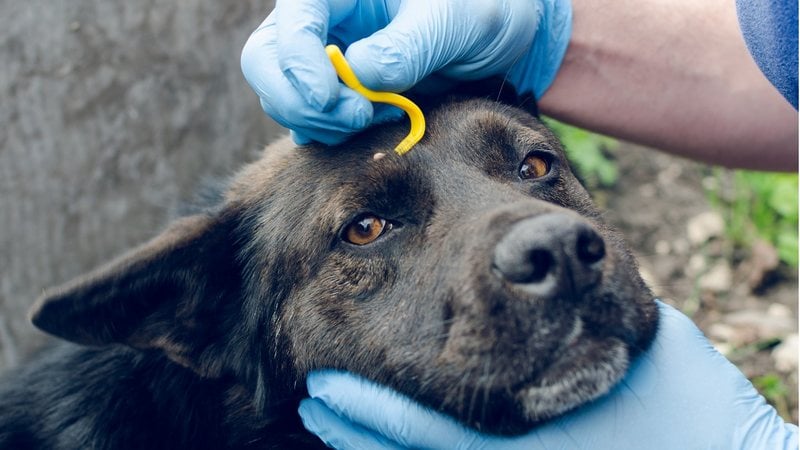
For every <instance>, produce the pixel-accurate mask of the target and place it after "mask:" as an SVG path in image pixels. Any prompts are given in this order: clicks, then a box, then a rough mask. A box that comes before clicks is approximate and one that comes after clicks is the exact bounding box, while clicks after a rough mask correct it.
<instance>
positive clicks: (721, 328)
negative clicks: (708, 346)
mask: <svg viewBox="0 0 800 450" xmlns="http://www.w3.org/2000/svg"><path fill="white" fill-rule="evenodd" d="M708 337H709V338H710V339H713V340H715V341H719V342H731V341H734V340H736V339H735V338H736V329H734V328H733V327H732V326H730V325H728V324H725V323H714V324H712V325H711V326H710V327H708ZM720 353H722V352H720Z"/></svg>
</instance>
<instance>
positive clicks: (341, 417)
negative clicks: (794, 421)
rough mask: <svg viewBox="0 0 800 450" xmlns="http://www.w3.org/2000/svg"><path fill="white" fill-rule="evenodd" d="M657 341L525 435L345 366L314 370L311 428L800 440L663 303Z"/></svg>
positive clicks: (688, 444)
mask: <svg viewBox="0 0 800 450" xmlns="http://www.w3.org/2000/svg"><path fill="white" fill-rule="evenodd" d="M659 308H660V314H661V316H660V317H661V323H660V329H659V331H658V334H657V336H656V341H655V342H654V343H653V346H652V347H651V349H650V350H649V351H648V352H647V353H645V354H644V355H642V356H641V357H639V358H638V359H637V360H636V361H635V362H634V363H633V365H632V366H631V368H630V371H629V373H628V375H627V376H626V378H625V379H624V381H623V382H622V383H620V384H619V385H618V386H617V387H616V388H615V389H613V390H612V392H611V393H610V394H609V395H607V396H605V397H602V398H601V399H599V400H597V401H595V402H593V403H591V404H589V405H586V406H584V407H581V408H579V409H578V410H576V411H573V412H571V413H568V414H567V415H566V416H563V417H561V418H558V419H556V420H553V421H551V422H548V423H547V424H545V425H544V426H541V427H539V428H536V429H535V430H533V431H532V432H531V433H530V434H528V435H526V436H521V437H518V438H504V437H497V436H487V435H481V434H479V433H478V432H476V431H473V430H471V429H467V428H464V427H463V426H461V425H459V424H458V423H456V422H455V421H454V420H452V419H451V418H449V417H447V416H444V415H442V414H439V413H437V412H434V411H431V410H430V409H427V408H425V407H423V406H420V405H419V404H417V403H414V402H412V401H411V400H409V399H408V398H406V397H404V396H402V395H400V394H398V393H396V392H394V391H391V390H389V389H387V388H384V387H380V386H377V385H375V384H373V383H371V382H368V381H366V380H363V379H360V378H357V377H355V376H353V375H349V374H345V373H342V372H330V371H327V372H317V373H313V374H311V375H310V376H309V377H308V391H309V393H310V395H311V397H312V398H310V399H306V400H303V401H302V402H301V404H300V409H299V412H300V415H301V417H302V419H303V423H304V424H305V426H306V428H307V429H308V430H309V431H311V432H313V433H315V434H317V435H318V436H319V437H320V438H321V439H322V440H323V441H324V442H325V443H326V444H328V445H330V446H333V447H335V448H348V449H362V448H364V449H366V448H403V447H412V448H434V449H477V448H483V449H487V448H503V449H514V448H519V449H537V448H548V449H552V448H586V449H606V448H613V449H641V448H648V449H670V450H672V449H706V448H708V449H711V448H718V449H751V448H752V449H789V448H793V449H796V448H797V445H798V430H797V426H795V425H791V424H786V423H784V421H783V420H782V419H781V418H780V416H778V415H777V413H776V412H775V409H774V408H772V407H771V406H770V405H768V404H767V403H766V402H765V401H764V398H763V397H761V396H760V395H759V394H758V392H756V390H755V388H753V386H752V384H750V382H749V381H748V380H747V378H745V377H744V376H743V375H742V373H741V372H739V370H738V369H737V368H736V367H735V366H733V365H732V364H731V363H730V362H728V360H727V359H725V357H723V356H722V355H720V354H719V353H717V351H716V350H714V348H713V347H712V346H711V345H710V343H709V342H708V341H707V340H706V338H705V337H704V336H703V334H702V332H700V330H698V329H697V327H695V326H694V324H693V323H692V322H691V321H690V320H689V319H688V318H687V317H686V316H684V315H683V314H681V313H680V312H678V311H676V310H675V309H674V308H672V307H670V306H667V305H665V304H663V303H660V302H659Z"/></svg>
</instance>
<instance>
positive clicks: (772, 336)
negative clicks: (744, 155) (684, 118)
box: [0, 0, 798, 423]
mask: <svg viewBox="0 0 800 450" xmlns="http://www.w3.org/2000/svg"><path fill="white" fill-rule="evenodd" d="M271 8H272V2H271V1H266V0H263V1H256V0H237V1H235V2H219V1H213V0H181V1H175V0H151V1H148V2H135V3H130V2H106V1H100V0H70V1H66V0H60V1H44V0H28V1H26V2H12V1H2V2H0V11H2V14H0V21H2V22H4V23H3V24H2V25H3V30H4V31H3V34H2V36H0V60H2V61H3V64H2V65H0V123H2V127H1V128H0V372H2V371H4V370H7V369H9V368H11V367H14V366H16V365H18V364H20V363H21V362H23V361H24V360H25V359H26V358H28V357H29V356H30V355H31V354H32V353H33V352H34V351H35V350H36V349H37V348H38V347H40V346H41V345H42V344H43V343H44V342H45V341H46V339H47V338H46V337H45V336H44V335H43V334H41V333H39V332H37V331H36V330H35V329H34V328H33V327H32V326H31V325H30V324H29V323H28V320H27V318H26V313H27V309H28V308H29V307H30V305H31V304H32V302H33V301H34V300H35V299H36V297H37V296H38V295H39V294H40V293H41V292H42V290H44V289H45V288H47V287H50V286H53V285H56V284H60V283H62V282H65V281H68V280H70V279H71V278H73V277H75V276H78V275H80V274H82V273H85V272H87V271H88V270H90V269H92V268H94V267H96V266H97V265H99V264H102V263H103V262H105V261H107V260H108V259H110V258H111V257H113V256H115V255H117V254H119V253H121V252H123V251H124V250H126V249H128V248H130V247H132V246H133V245H135V244H138V243H141V242H143V241H144V240H146V239H148V238H149V237H152V236H153V235H155V234H156V233H157V232H159V231H160V230H161V229H162V228H163V226H164V225H165V224H166V223H167V222H168V221H169V220H170V219H171V218H174V217H175V216H176V215H177V213H178V211H179V209H180V208H181V205H183V204H185V203H187V202H188V201H191V199H192V197H193V193H195V192H196V191H197V190H198V189H200V188H201V187H202V185H203V184H204V183H205V182H207V181H208V180H209V179H212V178H216V177H221V176H225V175H228V174H230V173H231V172H232V171H234V170H235V169H236V168H237V167H239V166H241V165H242V164H243V163H244V162H247V161H249V160H251V159H253V158H254V157H255V156H256V155H257V153H258V152H259V151H260V149H261V148H262V147H263V146H264V145H265V144H266V143H268V142H270V141H271V140H273V139H275V137H277V136H279V135H282V134H283V133H284V131H282V130H281V129H280V128H279V127H278V126H277V125H276V124H274V123H273V122H271V121H270V120H269V119H267V118H266V117H264V115H263V113H262V112H261V109H260V108H259V106H258V101H257V99H256V97H255V95H254V94H253V93H252V92H251V91H250V89H249V87H248V86H247V84H246V82H245V81H244V78H243V77H242V75H241V72H240V69H239V54H240V51H241V48H242V46H243V45H244V42H245V40H246V39H247V36H248V35H249V34H250V32H251V31H252V30H253V29H255V27H256V26H258V24H259V23H260V22H261V21H262V20H263V19H264V17H265V16H266V15H267V13H268V12H269V11H270V10H271ZM551 125H552V126H554V127H555V128H556V130H557V132H558V133H559V135H560V136H561V138H562V139H563V140H564V141H565V144H566V146H567V148H568V149H569V150H570V154H571V159H572V160H573V164H574V166H575V167H576V169H577V171H578V172H579V173H580V174H581V176H582V178H583V179H584V181H585V182H586V184H587V185H588V187H589V188H590V190H591V191H592V193H593V195H594V196H595V199H596V200H597V202H598V203H599V204H600V206H601V207H603V208H604V209H606V210H608V211H609V212H608V214H607V219H608V220H609V221H610V222H612V223H614V224H615V225H617V226H618V227H619V228H620V229H621V230H622V231H623V233H624V234H625V235H626V236H627V237H628V241H629V242H630V244H631V245H632V247H633V248H634V249H635V253H636V254H637V257H638V258H639V261H640V263H641V267H642V271H643V274H644V275H645V278H646V279H647V281H648V282H649V283H650V285H651V286H652V287H653V289H654V291H655V292H656V293H657V295H659V296H660V297H661V298H662V299H664V300H665V301H667V302H669V303H671V304H673V305H675V306H677V307H678V308H680V309H681V310H683V311H684V312H685V313H686V314H688V315H689V316H690V317H692V318H693V319H694V320H695V321H696V322H697V323H698V324H699V325H700V326H701V328H703V330H704V331H705V332H706V334H707V335H708V336H709V337H710V338H711V340H712V341H713V342H714V344H715V345H716V346H717V348H718V349H719V350H720V351H722V352H723V353H725V354H726V355H727V356H728V357H729V358H730V359H731V360H732V361H733V362H734V363H736V364H737V365H738V366H739V367H740V368H741V369H742V371H743V372H744V373H745V374H746V375H747V376H748V377H749V378H750V379H751V380H753V382H754V383H755V384H756V386H757V387H758V388H759V389H760V390H761V392H762V393H763V394H764V395H765V397H767V399H768V400H769V401H770V402H772V403H773V404H774V405H775V406H776V407H777V408H778V410H779V412H780V413H781V414H782V415H783V416H784V417H785V418H786V419H787V420H791V421H793V422H795V423H797V358H798V348H797V345H798V337H797V316H798V311H797V303H798V286H797V255H798V253H797V252H798V250H797V223H798V222H797V216H798V210H797V206H798V198H797V189H798V187H797V175H796V174H790V175H787V174H758V173H749V172H732V171H727V170H723V169H719V168H711V167H707V166H703V165H700V164H696V163H693V162H689V161H686V160H682V159H678V158H675V157H671V156H668V155H665V154H661V153H658V152H655V151H652V150H649V149H643V148H641V147H637V146H634V145H630V144H627V143H621V142H617V141H614V140H611V139H608V138H605V137H600V136H596V135H592V134H590V133H586V132H585V131H583V130H579V129H575V128H572V127H568V126H565V125H562V124H558V123H555V122H551Z"/></svg>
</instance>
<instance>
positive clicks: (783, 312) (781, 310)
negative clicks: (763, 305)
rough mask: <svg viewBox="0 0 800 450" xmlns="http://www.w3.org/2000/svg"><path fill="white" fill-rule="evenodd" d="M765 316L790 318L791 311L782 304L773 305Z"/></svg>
mask: <svg viewBox="0 0 800 450" xmlns="http://www.w3.org/2000/svg"><path fill="white" fill-rule="evenodd" d="M767 315H768V316H770V317H775V318H778V319H786V318H790V317H792V310H791V309H789V307H788V306H786V305H784V304H783V303H773V304H771V305H769V307H768V308H767Z"/></svg>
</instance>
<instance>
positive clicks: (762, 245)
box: [746, 239, 780, 291]
mask: <svg viewBox="0 0 800 450" xmlns="http://www.w3.org/2000/svg"><path fill="white" fill-rule="evenodd" d="M746 264H747V272H748V275H747V284H748V285H749V286H750V289H751V290H753V291H757V290H759V289H761V288H762V287H764V285H765V284H768V283H769V280H770V278H771V277H772V275H773V274H774V273H775V270H776V269H777V268H778V265H779V264H780V258H779V257H778V251H777V250H776V249H775V247H774V246H772V244H770V243H769V242H766V241H763V240H761V239H759V240H757V241H756V242H754V243H753V246H752V247H751V249H750V258H749V260H748V261H747V263H746Z"/></svg>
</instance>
